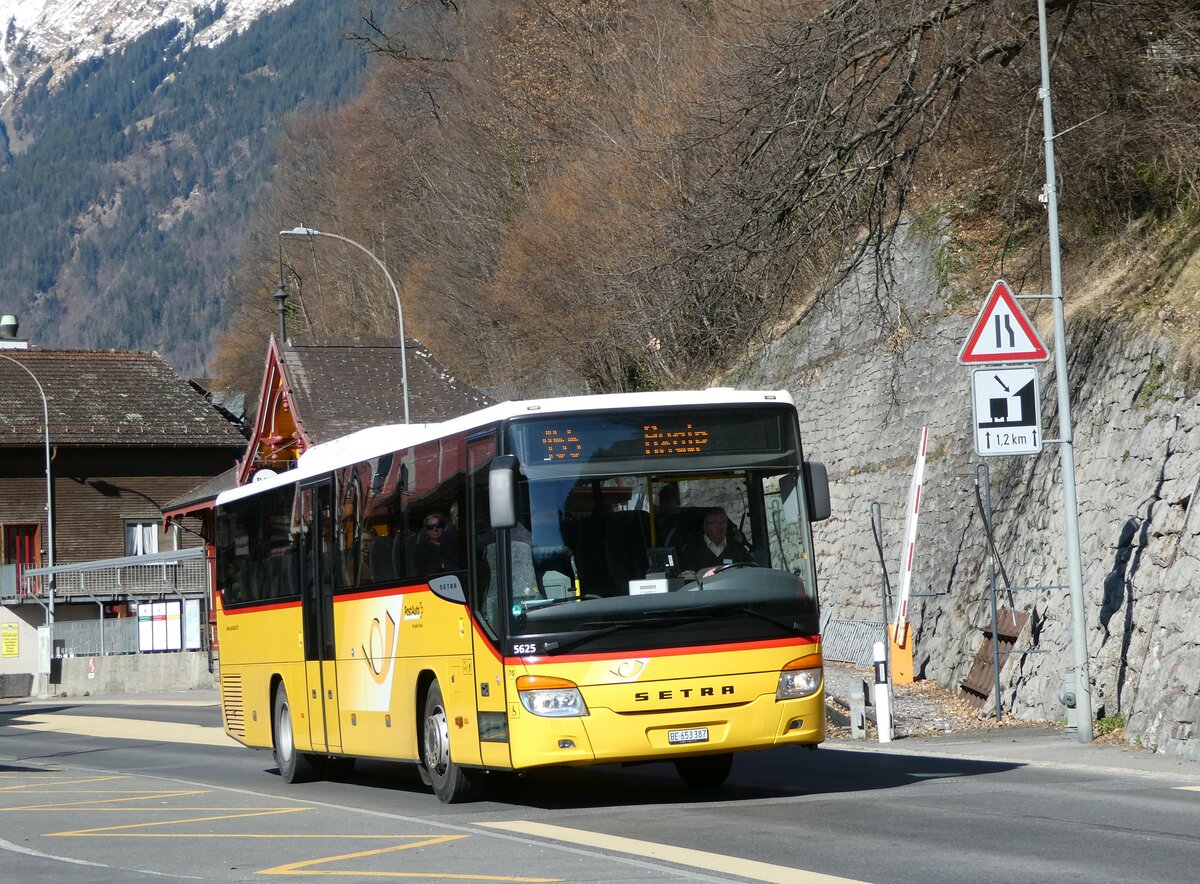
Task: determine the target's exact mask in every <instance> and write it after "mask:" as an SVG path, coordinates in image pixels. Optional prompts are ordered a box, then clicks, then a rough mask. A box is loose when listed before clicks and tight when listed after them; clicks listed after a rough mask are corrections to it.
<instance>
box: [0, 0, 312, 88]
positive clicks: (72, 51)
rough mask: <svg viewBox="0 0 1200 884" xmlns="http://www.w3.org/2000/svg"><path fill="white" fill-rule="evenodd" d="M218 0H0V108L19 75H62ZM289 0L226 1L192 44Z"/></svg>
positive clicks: (215, 39) (211, 40) (219, 36)
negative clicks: (48, 69) (214, 18)
mask: <svg viewBox="0 0 1200 884" xmlns="http://www.w3.org/2000/svg"><path fill="white" fill-rule="evenodd" d="M217 2H218V0H0V106H3V104H4V103H6V102H7V100H8V99H9V98H10V97H11V95H12V93H13V91H14V90H15V89H16V87H17V85H18V83H19V82H20V80H21V78H24V80H25V81H26V82H30V81H32V80H35V79H37V78H38V77H40V76H41V75H42V73H43V72H44V71H45V70H46V69H47V68H48V67H52V68H53V69H54V71H55V77H56V78H57V77H61V76H62V75H63V74H65V73H67V72H68V71H69V70H70V69H71V68H72V67H74V66H75V65H76V64H78V63H80V62H82V61H86V60H87V59H90V58H94V57H96V56H98V55H104V54H106V53H109V52H114V51H118V50H120V48H121V47H122V46H124V45H125V44H126V43H128V42H131V41H133V40H136V39H137V38H138V37H140V36H141V35H142V34H144V33H146V32H147V31H149V30H150V29H151V28H155V27H158V26H159V25H163V24H166V23H167V22H169V21H172V20H176V19H178V20H182V21H184V22H190V21H191V20H192V17H193V15H194V14H195V13H196V12H197V11H199V10H211V9H212V8H213V7H215V6H216V5H217ZM291 2H292V0H225V3H224V7H225V8H224V13H223V14H222V15H221V16H220V18H218V19H217V20H216V21H214V22H213V23H212V24H211V25H209V26H208V27H207V28H205V29H204V31H203V32H201V33H198V34H196V35H195V38H194V45H199V46H211V45H213V44H216V43H219V42H220V41H221V40H223V39H225V38H226V37H227V36H229V35H230V34H233V33H237V32H239V31H242V30H244V29H245V28H246V27H248V26H249V25H250V24H251V23H252V22H254V20H255V19H257V18H258V17H260V16H262V15H265V14H267V13H269V12H274V11H275V10H276V9H281V8H282V7H284V6H287V5H288V4H290V3H291Z"/></svg>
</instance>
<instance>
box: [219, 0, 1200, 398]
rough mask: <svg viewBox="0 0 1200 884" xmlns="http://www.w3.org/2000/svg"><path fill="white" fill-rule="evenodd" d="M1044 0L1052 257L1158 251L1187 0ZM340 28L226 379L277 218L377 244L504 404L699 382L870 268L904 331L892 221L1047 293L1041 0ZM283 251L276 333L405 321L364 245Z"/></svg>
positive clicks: (1189, 45)
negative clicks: (353, 65)
mask: <svg viewBox="0 0 1200 884" xmlns="http://www.w3.org/2000/svg"><path fill="white" fill-rule="evenodd" d="M1047 5H1048V10H1049V30H1050V39H1051V54H1052V57H1053V61H1052V64H1053V99H1054V101H1053V107H1054V113H1055V123H1056V131H1057V132H1058V136H1057V138H1056V150H1057V157H1058V171H1059V183H1058V191H1059V201H1060V206H1061V207H1062V220H1063V236H1062V240H1063V248H1064V255H1065V260H1066V261H1067V262H1068V265H1072V264H1073V265H1074V266H1081V265H1083V264H1086V263H1087V262H1091V261H1094V260H1096V258H1097V256H1099V255H1102V254H1110V255H1111V254H1112V253H1113V251H1114V244H1119V245H1120V250H1121V251H1122V252H1123V253H1125V254H1131V253H1134V252H1137V253H1139V254H1142V255H1144V256H1146V258H1147V260H1148V261H1150V262H1151V263H1152V264H1154V265H1155V266H1161V265H1162V264H1163V262H1164V261H1165V260H1166V259H1165V258H1164V254H1166V252H1164V251H1163V249H1165V250H1166V251H1168V252H1169V251H1170V250H1171V249H1173V248H1174V249H1179V248H1182V247H1183V246H1186V245H1187V242H1186V241H1187V239H1188V236H1189V235H1190V234H1189V232H1188V231H1189V230H1190V229H1191V227H1192V226H1193V225H1192V222H1193V221H1194V220H1195V218H1196V211H1197V205H1198V204H1197V187H1196V182H1197V180H1198V179H1197V174H1196V173H1197V163H1198V160H1200V90H1198V89H1197V85H1198V80H1200V67H1198V62H1200V46H1198V40H1200V36H1198V35H1200V30H1198V29H1197V25H1198V24H1200V9H1197V7H1196V4H1195V3H1191V2H1185V0H1130V2H1109V0H1049V2H1048V4H1047ZM360 31H361V32H360V38H361V39H362V40H363V41H364V42H365V43H367V44H368V46H369V49H370V50H371V55H372V64H371V65H370V77H369V82H368V83H367V85H366V87H365V88H364V90H363V92H362V94H361V96H360V97H359V98H358V99H356V100H355V101H354V102H353V103H352V104H350V105H348V106H347V107H345V108H343V109H340V110H338V111H335V112H332V113H329V114H318V115H312V116H309V117H307V118H306V119H305V120H304V121H303V123H302V124H300V125H297V126H296V127H294V128H293V129H292V131H291V132H290V133H289V136H288V137H287V138H286V139H285V140H284V142H283V143H282V145H281V154H280V157H279V166H278V167H277V170H276V179H275V185H274V187H273V188H272V191H271V194H270V198H269V200H268V201H267V202H266V203H264V204H263V205H262V206H260V207H259V209H258V211H257V213H256V216H255V221H254V223H253V225H252V228H253V233H252V235H251V237H250V239H249V241H248V248H247V250H246V251H245V252H244V253H243V256H242V261H241V275H240V282H239V290H240V291H242V292H243V293H244V300H243V302H242V304H241V306H240V311H239V314H238V316H236V317H235V318H234V319H233V320H232V323H233V324H232V326H231V328H230V331H229V333H228V334H227V335H226V336H225V338H224V339H223V341H222V347H221V350H220V368H221V371H222V373H223V375H224V377H225V378H226V380H227V381H228V382H230V383H231V384H236V385H240V386H243V387H245V386H253V384H254V383H256V382H257V378H258V376H259V373H260V372H261V364H262V362H261V360H262V352H263V340H264V338H265V337H266V335H267V334H268V333H269V332H270V331H271V330H272V329H273V328H274V327H275V323H276V320H275V317H274V314H273V312H272V311H273V308H274V302H273V300H272V298H271V293H272V292H273V290H274V289H275V288H276V286H277V285H278V279H277V278H276V275H275V274H276V273H277V270H276V267H275V259H276V254H277V252H276V250H277V248H278V247H279V244H278V243H277V241H276V237H275V232H276V231H278V230H280V229H284V228H290V227H292V226H294V225H297V224H304V225H308V226H311V227H315V228H319V229H322V230H326V231H330V232H337V233H339V234H341V235H344V236H348V237H351V238H353V239H355V240H357V241H359V242H360V243H363V244H365V245H367V246H369V247H370V248H371V249H372V250H373V251H374V252H375V253H376V254H377V255H379V256H380V257H381V258H382V259H383V260H384V261H385V262H386V263H387V264H388V266H389V267H390V269H391V271H392V273H393V276H395V278H396V279H397V281H398V284H399V286H400V289H401V297H402V299H403V303H404V312H405V321H406V325H407V331H408V333H409V335H410V336H415V337H418V338H420V339H421V340H422V341H423V342H424V343H426V344H427V345H428V346H430V347H431V348H432V349H433V351H434V352H435V353H437V354H438V355H439V357H441V358H442V359H443V360H444V361H445V362H446V363H447V364H449V365H450V366H452V367H453V368H454V369H455V370H456V371H458V372H459V373H460V374H461V375H462V376H463V377H465V378H468V379H470V380H471V381H473V382H475V383H477V384H480V385H486V386H496V387H499V388H500V389H501V391H502V392H516V393H522V394H533V393H538V392H543V391H548V390H554V389H571V388H573V389H580V388H586V389H590V390H593V391H610V390H629V389H647V388H655V387H670V386H676V385H686V384H691V383H697V382H705V381H707V380H709V379H711V378H712V377H713V375H714V373H715V372H718V371H720V369H721V368H722V367H723V366H728V365H730V364H732V363H733V362H734V361H735V360H736V359H737V358H738V357H739V356H740V355H741V354H743V353H745V352H746V350H747V349H748V348H752V347H754V346H755V342H756V341H758V340H761V339H762V338H764V337H766V336H769V335H770V334H772V333H773V332H774V331H776V330H778V328H779V327H780V326H781V325H786V324H788V323H790V322H793V321H794V320H795V318H796V317H797V316H798V315H799V314H800V312H801V311H804V310H809V309H820V306H821V297H822V293H823V292H827V291H829V290H830V283H831V282H832V281H834V280H835V279H836V278H837V277H838V276H839V274H842V273H844V272H845V271H846V269H847V268H848V267H849V266H851V265H852V264H853V263H855V262H856V261H863V260H866V261H873V262H875V264H876V266H877V268H878V273H877V275H876V285H875V287H874V289H873V290H872V291H869V292H864V293H863V294H862V305H861V310H862V321H863V322H874V323H879V324H880V325H881V327H882V328H883V329H885V330H887V331H888V332H890V333H891V334H892V335H893V340H894V341H895V342H896V346H902V344H903V341H904V340H905V339H906V337H907V336H909V335H912V334H916V333H919V332H920V324H921V317H919V316H912V315H909V314H908V312H907V311H906V309H905V307H904V302H903V300H902V298H901V297H900V293H899V292H897V291H895V287H894V286H892V285H891V284H890V277H889V273H888V260H887V259H888V243H889V234H890V233H891V232H892V231H893V229H894V228H895V225H896V224H897V223H899V222H900V221H901V220H902V219H911V220H915V221H916V222H917V223H927V224H931V225H937V226H938V228H939V229H941V227H942V226H943V225H947V224H948V226H949V231H950V237H949V240H948V241H947V243H946V245H945V246H944V247H943V250H942V252H941V253H940V254H939V256H938V260H939V268H940V269H941V270H943V271H944V272H943V276H944V280H943V281H944V283H945V284H946V285H950V286H952V287H954V288H955V289H961V290H962V291H964V292H965V291H967V290H971V289H973V290H974V291H975V292H976V294H980V292H981V290H986V286H987V285H988V284H990V281H991V279H994V278H995V277H996V276H998V275H1003V276H1005V277H1006V278H1008V279H1009V281H1010V282H1012V283H1014V284H1016V285H1018V286H1020V287H1022V288H1024V287H1025V284H1028V285H1029V287H1030V289H1031V290H1035V291H1036V290H1048V288H1049V283H1048V279H1047V276H1046V254H1045V247H1044V246H1045V237H1046V233H1045V231H1046V222H1045V211H1044V207H1043V205H1042V203H1041V202H1040V200H1039V195H1040V193H1041V191H1042V187H1043V183H1044V166H1043V158H1042V116H1041V104H1040V102H1039V101H1038V89H1039V86H1040V70H1039V53H1038V22H1037V5H1036V4H1035V3H1034V2H1032V0H1021V2H1016V0H936V2H934V0H916V2H912V0H904V2H889V0H883V2H880V0H837V2H789V0H740V2H719V3H718V2H708V0H589V2H583V0H503V2H502V0H423V2H405V3H402V4H401V3H398V4H397V9H396V12H395V17H394V18H393V20H392V23H391V24H390V25H386V26H385V25H383V24H379V23H377V22H376V23H374V24H372V23H371V22H370V21H368V22H367V23H366V24H364V26H363V27H362V28H361V29H360ZM1162 243H1166V244H1167V245H1166V246H1162V248H1161V249H1160V248H1159V245H1161V244H1162ZM1154 244H1159V245H1154ZM1181 244H1182V245H1181ZM1192 245H1194V243H1193V244H1192ZM1152 246H1153V247H1152ZM283 264H284V265H285V266H284V268H283V269H284V271H285V273H284V275H285V282H286V285H287V288H288V290H289V291H290V292H291V294H292V297H291V299H290V302H289V303H290V306H291V311H292V315H291V318H290V322H291V324H292V325H291V328H292V331H293V333H301V334H317V335H331V334H346V333H349V334H355V333H361V334H376V335H377V334H391V333H393V332H392V330H393V329H395V327H396V326H395V322H396V316H395V307H394V305H393V301H392V299H391V296H390V293H389V292H388V290H387V288H386V286H385V285H384V283H383V280H382V279H381V278H380V277H379V275H378V271H377V270H376V269H375V268H374V267H373V266H372V265H371V263H370V262H369V261H367V260H365V258H364V257H363V256H362V255H361V254H356V253H354V252H353V250H351V249H348V248H345V247H343V246H341V245H340V244H337V243H334V242H332V241H330V240H326V239H319V240H316V241H309V240H295V239H288V240H286V241H285V242H284V253H283ZM1155 272H1156V271H1155V270H1154V269H1153V267H1151V268H1149V269H1148V270H1147V274H1148V275H1147V285H1145V286H1143V287H1142V288H1141V289H1140V290H1139V293H1138V295H1137V296H1138V298H1140V300H1141V302H1146V301H1148V300H1152V299H1154V298H1159V299H1162V298H1164V297H1166V295H1164V294H1163V293H1162V292H1156V291H1155V290H1154V285H1153V283H1154V273H1155ZM1039 287H1041V288H1040V289H1039ZM950 300H951V303H953V301H954V299H953V298H951V299H950ZM972 301H973V302H974V303H978V301H977V299H974V298H973V299H972ZM1134 306H1136V305H1134ZM1185 306H1186V305H1180V304H1175V311H1174V312H1171V310H1167V311H1166V312H1165V313H1164V312H1163V311H1158V313H1157V315H1158V316H1160V317H1163V316H1166V317H1167V318H1168V320H1170V318H1171V317H1175V318H1176V319H1178V320H1179V322H1180V323H1181V324H1182V323H1185V322H1186V321H1191V320H1187V319H1186V315H1187V314H1186V311H1184V310H1181V309H1179V308H1180V307H1185Z"/></svg>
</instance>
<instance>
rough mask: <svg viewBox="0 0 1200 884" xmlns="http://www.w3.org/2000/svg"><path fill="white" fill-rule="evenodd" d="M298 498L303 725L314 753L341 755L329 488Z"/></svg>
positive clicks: (304, 492)
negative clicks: (304, 694)
mask: <svg viewBox="0 0 1200 884" xmlns="http://www.w3.org/2000/svg"><path fill="white" fill-rule="evenodd" d="M300 496H301V507H302V511H301V513H302V514H301V521H302V524H303V525H304V545H303V563H302V565H301V567H302V569H303V570H302V572H301V586H302V590H301V606H302V609H303V617H304V668H305V674H306V675H307V678H308V695H307V696H308V727H309V733H310V735H311V737H312V748H313V751H314V752H340V751H342V738H341V727H340V724H339V718H338V694H337V653H336V642H335V640H334V628H333V627H334V624H333V589H334V574H335V573H336V568H335V563H336V554H335V551H334V548H333V532H334V524H333V485H332V483H331V482H329V481H328V480H326V481H323V482H320V483H319V484H315V485H308V486H305V487H303V488H301V489H300Z"/></svg>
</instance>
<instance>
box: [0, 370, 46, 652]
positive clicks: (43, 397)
mask: <svg viewBox="0 0 1200 884" xmlns="http://www.w3.org/2000/svg"><path fill="white" fill-rule="evenodd" d="M0 359H6V360H8V361H9V362H11V363H12V364H13V365H15V366H16V367H17V368H19V369H21V371H23V372H25V374H27V375H29V377H30V378H31V379H32V380H33V382H34V383H35V384H37V388H38V394H39V395H40V396H41V397H42V430H43V431H44V436H45V440H46V528H47V529H48V531H49V534H50V537H49V542H48V543H47V545H46V549H47V551H48V554H49V559H50V608H49V613H48V615H47V620H48V621H49V622H48V623H47V625H48V626H50V627H51V629H53V628H54V498H53V494H54V488H53V484H52V478H51V473H50V405H49V403H48V402H47V401H46V391H45V390H43V389H42V382H41V381H39V380H38V379H37V375H35V374H34V373H33V372H32V371H30V370H29V368H28V367H27V366H26V365H25V364H24V363H22V362H19V361H18V360H16V359H13V358H12V357H11V356H5V355H4V354H3V353H0ZM51 638H53V635H51Z"/></svg>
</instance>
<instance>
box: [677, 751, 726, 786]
mask: <svg viewBox="0 0 1200 884" xmlns="http://www.w3.org/2000/svg"><path fill="white" fill-rule="evenodd" d="M732 769H733V753H732V752H726V753H725V754H723V755H696V756H693V757H691V758H680V759H678V760H676V762H675V770H676V771H678V773H679V778H680V779H681V780H683V782H684V784H685V785H687V786H688V787H690V788H692V789H715V788H716V787H717V786H719V785H721V784H722V783H723V782H725V780H726V779H727V778H728V777H729V772H730V771H731V770H732Z"/></svg>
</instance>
